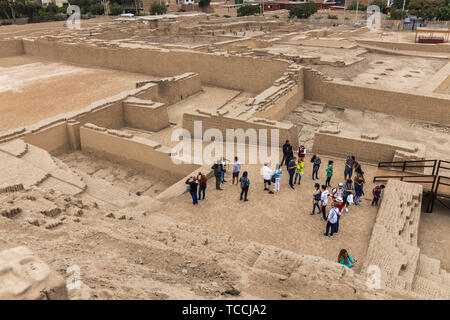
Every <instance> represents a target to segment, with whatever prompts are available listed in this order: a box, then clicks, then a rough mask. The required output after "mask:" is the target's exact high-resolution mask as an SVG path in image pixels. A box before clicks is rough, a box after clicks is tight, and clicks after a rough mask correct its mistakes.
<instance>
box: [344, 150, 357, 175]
mask: <svg viewBox="0 0 450 320" xmlns="http://www.w3.org/2000/svg"><path fill="white" fill-rule="evenodd" d="M354 163H355V156H347V159H346V160H345V169H344V180H347V179H351V178H352V175H353V165H354Z"/></svg>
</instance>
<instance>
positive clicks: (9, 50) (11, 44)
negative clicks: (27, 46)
mask: <svg viewBox="0 0 450 320" xmlns="http://www.w3.org/2000/svg"><path fill="white" fill-rule="evenodd" d="M24 53H25V51H24V48H23V43H22V40H0V58H5V57H11V56H20V55H22V54H24Z"/></svg>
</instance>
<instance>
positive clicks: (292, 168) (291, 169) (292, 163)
mask: <svg viewBox="0 0 450 320" xmlns="http://www.w3.org/2000/svg"><path fill="white" fill-rule="evenodd" d="M295 168H297V165H296V164H295V157H293V158H292V159H291V160H290V161H289V163H288V172H289V186H290V187H291V188H292V189H294V184H293V180H294V173H295Z"/></svg>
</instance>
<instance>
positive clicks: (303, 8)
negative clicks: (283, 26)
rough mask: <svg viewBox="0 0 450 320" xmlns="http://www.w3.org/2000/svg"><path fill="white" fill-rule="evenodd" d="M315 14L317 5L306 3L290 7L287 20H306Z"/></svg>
mask: <svg viewBox="0 0 450 320" xmlns="http://www.w3.org/2000/svg"><path fill="white" fill-rule="evenodd" d="M316 12H317V4H316V3H315V2H306V3H303V4H299V5H296V6H294V7H292V8H291V10H290V11H289V18H293V17H297V18H299V19H307V18H309V17H310V16H311V15H313V14H314V13H316Z"/></svg>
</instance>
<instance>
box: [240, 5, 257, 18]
mask: <svg viewBox="0 0 450 320" xmlns="http://www.w3.org/2000/svg"><path fill="white" fill-rule="evenodd" d="M255 14H259V6H252V5H245V6H241V7H239V9H238V10H237V16H238V17H243V16H253V15H255Z"/></svg>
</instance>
